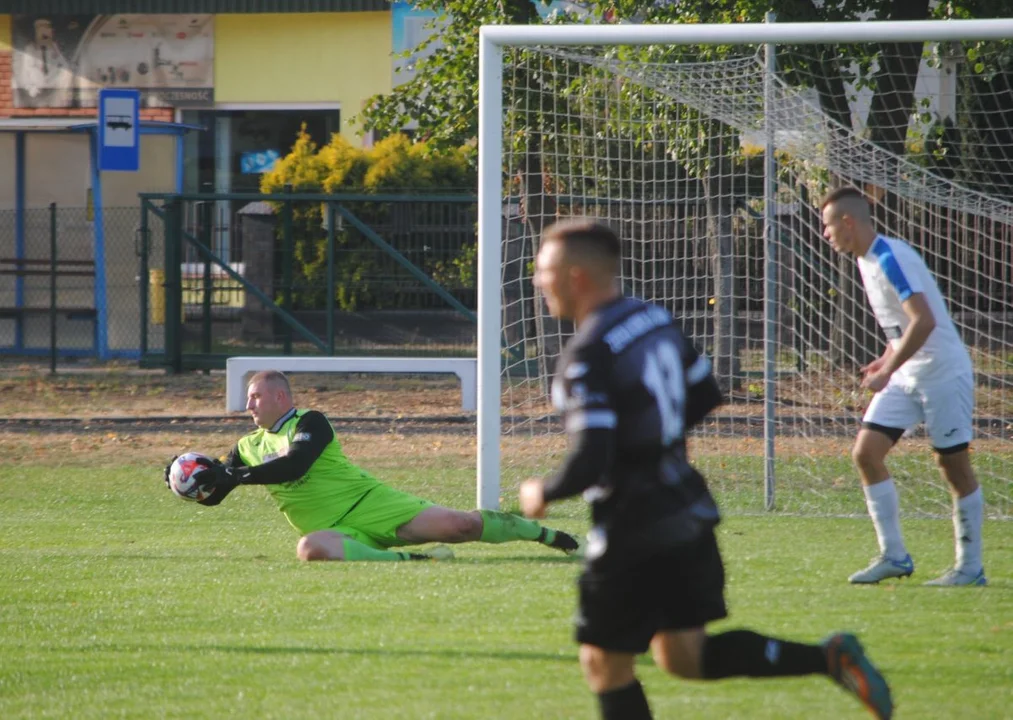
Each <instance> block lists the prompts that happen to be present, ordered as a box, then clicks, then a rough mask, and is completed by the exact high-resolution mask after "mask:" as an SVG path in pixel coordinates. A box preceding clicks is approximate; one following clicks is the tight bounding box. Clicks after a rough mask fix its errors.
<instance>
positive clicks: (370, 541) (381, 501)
mask: <svg viewBox="0 0 1013 720" xmlns="http://www.w3.org/2000/svg"><path fill="white" fill-rule="evenodd" d="M434 505H435V503H431V502H429V501H428V500H423V499H422V498H419V497H415V496H414V495H409V494H408V493H403V492H401V491H399V490H394V489H393V488H390V487H387V486H386V485H379V486H377V487H375V488H373V489H372V490H370V491H369V493H367V494H366V496H365V497H364V498H362V500H360V501H359V504H358V505H356V506H355V507H353V508H352V509H351V511H350V512H349V513H348V514H347V515H345V516H344V517H343V518H341V520H340V522H339V524H337V525H335V526H334V527H332V528H330V529H331V530H333V531H334V532H339V533H341V534H342V535H347V536H348V537H350V538H352V539H353V540H358V541H359V542H361V543H362V544H363V545H368V546H369V547H372V548H377V549H380V550H382V549H384V548H389V547H397V546H401V545H407V544H408V543H407V542H405V541H404V540H402V539H401V538H399V537H398V536H397V529H398V528H399V527H401V526H402V525H404V524H405V523H407V522H409V521H410V520H411V519H412V518H414V517H415V516H416V515H418V514H419V513H420V512H422V511H423V510H425V509H426V508H431V507H433V506H434Z"/></svg>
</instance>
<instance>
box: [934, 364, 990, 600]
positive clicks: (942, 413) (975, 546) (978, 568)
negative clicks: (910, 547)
mask: <svg viewBox="0 0 1013 720" xmlns="http://www.w3.org/2000/svg"><path fill="white" fill-rule="evenodd" d="M922 396H923V398H924V404H925V426H926V428H927V429H928V432H929V436H930V437H931V438H932V449H933V450H934V451H935V453H936V463H937V464H938V465H939V472H940V474H941V475H942V477H943V479H944V480H945V481H946V483H947V485H949V487H950V491H951V493H952V495H953V535H954V545H955V555H956V563H955V564H954V567H953V569H952V570H950V571H949V572H947V573H946V574H945V575H943V576H942V577H940V578H938V579H936V580H933V581H932V582H931V583H930V584H931V585H984V584H985V583H986V582H987V581H986V580H985V572H984V567H983V564H982V557H981V545H982V542H981V534H982V526H983V516H984V510H985V509H984V500H983V497H982V492H981V488H980V487H979V486H978V480H977V479H976V478H975V476H974V469H973V468H972V467H971V454H970V452H969V451H968V448H969V446H970V442H971V440H972V438H973V436H974V376H973V375H971V374H965V375H961V376H958V377H956V378H952V379H951V380H950V381H948V382H946V383H940V384H937V385H931V386H928V387H925V388H923V390H922Z"/></svg>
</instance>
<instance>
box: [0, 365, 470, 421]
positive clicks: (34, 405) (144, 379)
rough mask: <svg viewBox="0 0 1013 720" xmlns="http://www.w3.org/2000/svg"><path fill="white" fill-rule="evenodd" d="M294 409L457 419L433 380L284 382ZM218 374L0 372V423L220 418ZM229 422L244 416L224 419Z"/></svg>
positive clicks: (450, 387)
mask: <svg viewBox="0 0 1013 720" xmlns="http://www.w3.org/2000/svg"><path fill="white" fill-rule="evenodd" d="M292 384H293V391H294V393H295V395H296V404H297V405H299V406H300V407H313V408H317V409H319V410H322V411H323V412H326V413H327V414H329V415H334V416H336V417H364V418H369V417H381V416H382V417H388V416H391V417H397V416H445V417H452V416H460V415H461V414H462V412H463V411H462V410H461V391H460V385H459V384H458V383H457V382H456V380H455V379H453V378H443V377H438V376H418V377H415V376H409V377H404V376H400V377H398V376H380V375H335V374H333V373H330V374H328V373H321V374H316V373H300V374H298V375H294V376H293V377H292ZM227 415H230V413H227V411H226V409H225V373H224V372H220V371H212V372H211V373H207V374H205V373H202V372H189V373H182V374H179V375H169V374H166V373H165V372H163V371H161V370H138V369H136V368H132V367H128V366H116V365H112V366H103V367H100V368H99V367H80V368H60V369H59V371H58V372H57V374H55V375H51V374H49V372H48V370H47V369H46V368H43V367H40V366H38V365H31V364H8V365H0V418H112V417H137V418H146V417H195V418H206V417H220V416H227ZM232 415H234V416H235V417H237V418H241V417H244V416H245V413H234V414H232Z"/></svg>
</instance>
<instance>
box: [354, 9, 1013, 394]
mask: <svg viewBox="0 0 1013 720" xmlns="http://www.w3.org/2000/svg"><path fill="white" fill-rule="evenodd" d="M415 5H416V7H418V8H420V9H428V10H433V11H436V12H437V13H439V14H440V22H441V23H444V24H445V25H444V29H443V31H442V33H441V36H442V37H447V38H453V42H447V43H445V44H439V43H438V42H437V39H436V37H431V38H430V39H429V40H427V41H425V43H424V44H423V46H421V47H420V48H417V49H416V51H420V50H428V51H431V52H430V53H429V54H424V55H423V57H422V58H421V59H420V60H419V61H418V62H417V65H416V68H415V70H416V72H415V75H414V77H413V79H412V80H410V81H409V82H407V83H405V84H403V85H401V86H399V87H397V88H395V90H394V91H393V92H392V93H390V94H388V95H384V96H380V97H376V98H374V99H373V102H372V103H370V104H369V106H368V107H367V109H366V110H365V111H364V112H363V115H362V118H361V120H362V123H363V126H364V127H365V128H367V129H372V130H377V131H380V132H381V133H387V132H393V131H396V130H398V129H399V128H401V127H404V126H405V125H406V124H407V123H408V122H410V121H415V122H417V124H418V128H419V130H418V136H419V137H420V138H425V139H426V140H427V141H429V142H432V143H434V144H436V145H437V146H438V145H441V144H447V145H459V144H460V143H462V142H465V141H468V140H471V139H473V138H475V137H476V136H477V132H478V32H477V30H478V28H479V26H481V25H483V24H540V23H545V22H554V21H555V22H562V21H571V22H573V21H583V22H602V21H614V20H616V19H619V20H624V21H630V22H638V23H731V22H763V21H764V20H765V17H766V14H767V13H768V12H769V11H773V12H774V14H775V15H776V21H778V22H826V21H854V20H863V19H869V18H874V19H878V20H887V19H890V20H918V19H928V18H933V17H983V16H988V15H989V14H990V13H994V14H996V15H1001V14H1003V13H1004V8H1003V7H1002V3H1001V2H1000V0H953V1H952V2H944V3H932V2H930V0H849V1H848V2H846V3H844V2H839V3H832V2H815V1H814V0H802V1H799V0H764V1H762V2H761V1H760V0H713V1H712V2H656V0H587V1H586V2H584V3H582V5H583V6H584V7H585V8H586V10H587V12H588V16H587V17H586V18H584V19H583V20H581V19H579V18H575V17H565V16H559V17H556V18H555V19H554V20H553V19H545V18H543V17H542V15H541V14H540V13H539V9H540V6H543V5H544V3H541V2H540V0H500V1H499V2H491V3H490V2H484V1H483V0H417V2H416V3H415ZM754 51H755V49H743V48H729V47H719V46H708V47H704V46H692V47H690V46H686V47H669V48H656V47H654V48H647V49H641V50H632V51H628V52H633V53H635V52H640V53H654V55H651V59H654V60H662V61H667V62H671V61H674V60H696V61H707V60H721V59H724V58H727V57H729V56H732V55H741V54H742V53H743V52H746V53H749V52H754ZM925 51H926V48H925V47H924V43H889V44H882V45H879V46H874V45H868V44H866V45H861V44H856V45H851V46H841V45H807V46H799V47H792V46H788V45H779V46H778V47H777V53H778V56H777V68H778V73H779V76H780V77H781V78H782V79H783V80H784V81H785V82H787V83H788V84H790V85H794V86H797V87H808V88H811V89H812V91H813V92H814V93H815V95H816V97H818V100H819V103H820V106H821V108H822V110H823V111H824V113H825V114H826V115H827V116H828V117H829V118H831V119H832V120H833V121H834V122H835V123H836V126H837V128H838V132H840V133H842V134H848V133H851V132H854V130H855V129H854V127H853V119H852V108H853V103H854V101H855V94H856V93H858V92H863V93H865V94H867V95H869V98H868V106H869V111H868V116H867V118H866V119H865V121H864V123H863V125H864V130H863V132H864V133H865V135H866V137H867V138H868V139H869V141H871V142H872V143H874V144H875V145H877V146H879V147H880V148H882V149H884V150H886V151H888V152H889V153H891V154H892V156H894V157H903V156H904V155H905V154H907V153H908V152H909V149H910V147H911V144H910V142H909V126H910V117H911V116H912V114H913V113H914V112H916V110H917V108H916V102H915V82H916V80H917V77H918V72H919V66H920V63H921V61H922V56H923V53H925ZM519 57H520V58H521V62H516V63H514V65H513V70H512V72H514V73H515V74H520V75H522V76H523V79H522V80H517V81H515V83H514V84H515V86H517V87H524V88H531V89H532V92H531V93H529V94H528V95H519V96H518V97H520V98H522V99H521V100H518V103H520V102H523V103H524V104H525V109H526V112H529V115H528V118H529V119H530V118H531V117H532V114H530V108H534V110H535V113H534V115H535V116H537V118H538V119H537V121H536V122H534V123H531V124H529V126H528V127H526V129H525V132H524V133H522V134H520V135H518V136H517V137H514V138H512V140H511V141H512V142H513V143H514V144H515V146H516V145H521V147H514V148H513V150H514V152H515V154H516V156H517V157H518V158H519V161H518V162H517V163H516V165H517V168H518V171H517V176H516V177H515V178H511V179H509V180H511V181H513V182H516V183H517V184H518V185H517V186H518V187H519V188H520V193H519V194H520V197H521V208H522V212H523V218H524V221H525V222H526V223H527V224H528V226H529V236H530V237H531V238H534V239H535V241H537V238H538V237H539V235H540V233H541V230H542V225H543V224H544V223H545V222H547V221H548V220H551V219H552V218H553V217H555V215H556V214H557V207H556V206H555V203H556V201H557V198H556V195H555V193H553V192H546V191H545V189H546V188H558V187H559V184H558V182H557V177H558V176H562V175H564V174H565V173H562V172H558V171H559V170H560V168H547V167H545V166H544V163H545V162H546V157H547V155H549V153H546V152H545V151H544V149H545V147H546V142H558V141H559V140H558V138H559V137H560V136H563V135H565V134H566V133H567V132H568V131H570V130H571V129H572V128H570V127H568V126H567V123H568V122H570V121H569V120H568V119H567V118H568V117H571V116H574V115H579V113H570V112H560V111H559V108H558V107H556V106H554V107H546V108H544V110H545V112H541V113H540V112H538V111H539V110H541V109H542V107H541V104H542V103H545V102H546V98H548V97H553V98H555V99H556V100H558V102H561V103H562V104H563V106H564V107H576V106H577V105H579V103H581V102H583V101H584V100H583V99H582V95H583V96H584V97H586V96H587V95H588V94H589V93H586V92H585V93H582V92H581V90H580V89H579V88H577V89H573V88H562V87H560V88H557V89H556V90H557V92H555V93H553V92H551V91H550V89H549V88H547V87H546V84H547V83H550V82H553V79H552V76H550V74H548V73H544V72H542V70H543V69H544V68H540V67H538V66H537V65H536V64H531V63H528V64H525V62H524V61H523V58H524V55H523V53H521V54H520V56H519ZM560 74H561V75H565V73H560ZM505 110H506V112H508V113H509V112H510V111H511V108H509V107H507V108H505ZM678 112H680V113H682V115H680V116H679V117H673V118H672V121H671V122H670V123H668V124H663V126H661V127H655V128H653V129H647V130H646V131H644V132H647V133H653V135H652V137H651V138H650V140H651V142H653V143H654V147H655V148H657V156H658V158H659V160H658V165H657V166H656V168H655V169H654V170H653V172H657V173H661V174H665V175H666V176H673V177H675V176H678V177H689V178H692V179H694V180H695V182H697V183H698V184H699V187H700V192H701V193H703V194H705V196H706V197H707V198H708V200H707V204H708V215H709V217H711V218H712V221H711V235H712V242H713V243H715V244H716V247H715V248H714V249H713V251H712V257H714V258H715V261H714V262H715V267H714V268H713V273H712V274H713V277H714V278H715V282H716V283H717V284H718V285H719V287H717V288H716V289H715V295H716V300H717V302H716V303H715V305H714V308H713V310H714V313H715V316H716V318H717V319H718V321H719V322H718V327H719V332H718V333H717V336H718V339H717V341H716V342H718V343H721V342H732V343H734V342H736V341H735V338H737V337H741V336H742V333H739V332H737V330H736V328H735V327H734V324H733V323H734V322H735V317H734V316H735V314H734V313H733V312H732V311H731V308H730V303H731V300H732V298H731V290H730V288H725V289H722V287H723V286H722V285H721V283H722V281H723V280H722V279H724V280H728V279H729V278H730V277H731V271H730V267H728V266H727V265H726V264H725V265H723V264H722V263H723V262H724V263H727V260H722V258H727V257H728V256H729V253H727V252H726V251H727V247H726V246H727V244H728V242H729V238H730V226H729V225H728V223H722V222H721V220H720V219H721V218H730V217H731V216H732V209H731V206H730V203H731V202H733V198H736V197H738V198H748V197H751V196H755V194H756V193H755V192H754V191H755V188H752V187H748V188H747V187H730V186H728V182H729V181H728V179H729V178H737V177H742V176H744V175H747V173H741V172H738V173H737V172H731V170H732V168H731V167H730V166H729V164H730V163H732V164H733V163H744V162H750V161H749V160H748V159H744V158H742V156H741V153H739V152H738V149H739V148H738V143H739V137H738V133H732V132H729V131H728V129H727V128H725V129H722V128H721V127H720V123H717V122H716V121H713V120H705V119H704V118H701V117H699V116H696V117H693V116H692V111H687V110H685V109H681V110H679V111H678ZM687 113H689V116H687ZM617 116H622V117H623V118H626V119H625V120H617V121H613V120H611V119H610V120H608V121H607V123H609V122H611V123H613V124H616V123H620V122H622V123H625V126H624V127H622V128H619V127H613V128H612V130H614V135H615V136H616V137H623V138H627V137H629V136H630V135H631V134H636V133H638V132H641V129H639V128H636V127H634V125H635V123H636V122H637V120H636V116H637V110H636V109H635V108H634V107H633V101H632V100H631V104H630V107H629V108H624V109H623V111H622V112H621V113H618V114H617ZM630 118H632V120H630ZM595 142H599V143H601V144H602V147H601V150H600V151H599V152H594V153H590V152H588V153H580V154H573V157H595V158H610V159H612V161H614V162H622V155H621V148H620V149H619V152H616V148H615V147H611V146H607V144H608V143H609V142H610V141H609V139H608V137H606V138H603V139H598V140H596V141H595ZM937 154H938V151H937ZM955 154H956V151H955V150H954V151H951V157H952V155H955ZM555 155H556V156H557V157H563V158H565V157H566V154H565V153H556V154H555ZM555 162H567V160H565V159H564V160H556V161H555ZM673 164H675V165H677V166H678V167H667V166H670V165H673ZM554 170H555V171H557V172H555V173H554V172H553V171H554ZM814 200H815V198H814ZM887 202H890V199H889V198H888V199H887ZM817 225H818V223H817ZM726 284H727V283H726ZM844 301H845V299H844V298H843V297H842V298H841V302H844ZM543 316H544V313H535V317H537V318H541V317H543ZM554 330H555V328H551V327H549V328H539V329H538V332H537V335H538V336H539V337H541V338H553V337H557V336H558V333H556V332H554ZM550 342H551V341H550ZM737 350H738V349H737V348H732V349H731V350H730V351H729V349H728V348H714V352H715V355H716V357H717V358H718V363H719V364H718V367H717V371H718V374H719V376H722V377H723V378H726V379H728V378H731V379H733V380H734V379H735V378H737V377H738V374H739V373H738V367H737V357H738V351H737ZM552 354H554V353H552V351H551V349H550V350H549V351H548V355H549V356H550V357H551V355H552ZM725 359H728V360H725ZM721 362H730V363H731V364H730V365H729V366H727V367H721V365H720V363H721Z"/></svg>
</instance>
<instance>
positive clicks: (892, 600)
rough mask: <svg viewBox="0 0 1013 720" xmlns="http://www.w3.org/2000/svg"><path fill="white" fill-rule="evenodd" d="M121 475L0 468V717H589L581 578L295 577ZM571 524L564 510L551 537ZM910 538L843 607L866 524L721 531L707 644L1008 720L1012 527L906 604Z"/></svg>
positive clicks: (276, 544) (734, 704)
mask: <svg viewBox="0 0 1013 720" xmlns="http://www.w3.org/2000/svg"><path fill="white" fill-rule="evenodd" d="M9 439H10V438H8V440H9ZM354 442H356V441H353V444H354ZM357 442H358V443H359V445H360V446H361V447H363V448H364V447H367V446H370V445H376V446H379V447H380V448H381V449H380V450H378V451H377V452H376V453H375V456H374V457H372V458H370V462H368V463H364V464H366V465H367V466H368V467H370V468H371V469H373V470H375V471H376V472H377V474H378V475H380V476H381V477H384V478H385V479H386V480H387V481H388V482H390V483H391V484H393V485H395V486H397V487H399V488H402V489H405V490H407V491H410V492H415V493H418V494H420V495H423V496H425V497H428V498H431V499H433V500H436V501H438V502H442V503H445V504H448V505H451V506H454V507H459V508H469V507H471V506H472V505H473V502H474V480H473V470H472V468H473V461H472V460H470V459H468V458H463V457H462V456H460V455H456V454H453V453H451V454H446V453H441V452H440V451H439V447H438V446H434V447H432V448H429V449H428V450H425V451H423V449H424V448H425V447H426V446H425V444H424V443H421V441H420V444H419V446H418V448H416V449H415V451H414V452H413V453H410V454H409V453H401V452H386V453H385V452H383V450H382V446H383V444H384V438H383V437H382V436H381V437H372V438H365V439H362V440H360V441H357ZM193 446H194V449H200V447H201V444H200V443H198V442H195V443H193ZM215 449H216V450H217V449H218V448H215ZM151 454H152V455H153V456H154V455H155V453H154V452H152V453H151ZM130 455H131V457H132V458H135V457H136V455H137V453H132V454H130ZM351 455H352V457H353V459H359V458H360V457H361V453H356V452H352V453H351ZM96 457H98V458H99V459H98V461H97V462H96ZM118 462H119V461H118V460H117V453H115V452H110V453H80V454H77V455H75V454H73V453H68V454H66V455H64V456H63V457H61V458H59V460H58V461H53V460H52V459H50V460H48V461H43V462H35V461H32V459H31V458H30V457H28V456H27V455H25V456H23V457H20V458H15V459H14V460H13V461H11V459H10V456H9V455H8V461H6V462H4V463H3V464H2V465H0V488H2V493H0V628H2V631H0V717H2V718H6V719H14V718H65V717H68V716H72V717H75V718H79V719H82V720H84V719H86V718H103V719H104V718H113V717H124V718H128V717H129V718H183V717H186V718H221V717H245V718H279V719H280V718H284V719H286V720H288V719H291V718H342V720H350V719H352V718H378V719H381V718H382V719H389V718H413V719H414V718H420V719H421V718H441V719H442V718H461V719H462V720H463V719H467V720H472V719H475V718H536V717H537V718H552V719H557V718H594V717H596V716H597V706H596V703H595V701H594V698H593V697H592V696H591V694H590V693H589V692H588V691H587V689H586V688H585V686H584V683H583V680H582V678H581V674H580V670H579V668H578V665H577V660H576V647H575V645H574V644H573V643H572V641H571V618H572V614H573V608H574V600H575V592H574V579H575V577H576V575H577V573H578V571H579V564H578V563H575V562H573V561H570V560H568V559H566V558H564V557H562V556H560V555H558V554H555V553H553V552H551V551H549V550H546V549H544V548H541V547H539V546H535V545H532V544H517V543H512V544H506V545H499V546H488V545H479V544H469V545H462V546H459V547H458V548H457V553H458V559H457V560H455V561H453V562H449V563H389V564H388V563H382V564H370V563H355V564H340V563H313V564H303V563H300V562H298V561H297V560H296V559H295V554H294V550H295V543H296V540H297V539H298V536H297V534H296V533H295V531H293V530H291V529H290V528H289V527H288V525H287V523H286V522H285V520H284V518H283V517H282V516H281V514H280V513H278V512H277V510H276V509H275V507H274V505H273V503H272V502H271V501H270V500H269V499H268V498H267V496H266V493H265V491H263V489H260V488H245V489H241V490H239V491H237V493H235V494H234V495H232V496H230V498H229V499H228V500H227V501H226V502H225V503H224V504H223V505H222V506H220V507H218V508H201V507H199V506H197V505H193V504H188V503H184V502H182V501H180V500H178V499H176V498H175V497H173V496H172V495H170V494H169V492H168V491H167V490H166V489H165V488H164V487H163V485H162V482H161V477H160V475H161V465H162V464H164V462H165V459H163V458H161V456H160V455H159V456H158V457H157V458H153V460H152V462H150V463H145V464H142V463H140V462H138V461H137V460H136V459H132V460H131V464H130V465H127V466H120V465H119V464H118ZM512 490H513V489H512V488H507V489H506V490H505V502H506V504H508V505H509V504H510V502H511V500H512V497H513V496H512V495H510V494H509V493H510V492H512ZM719 500H720V498H719ZM584 518H585V510H584V508H583V506H582V505H581V504H580V503H578V502H569V503H564V504H562V505H560V506H559V507H558V508H556V509H554V514H553V517H552V519H551V523H550V524H554V525H556V526H558V527H562V528H564V529H567V530H570V531H575V532H580V531H583V529H584V528H585V525H586V523H585V520H584ZM905 529H906V532H907V540H908V544H909V546H910V548H911V550H912V553H913V554H914V556H915V562H916V565H917V572H916V574H915V578H917V579H916V580H911V581H901V582H897V583H884V584H883V585H882V586H878V587H852V586H849V585H848V584H847V583H846V577H847V575H848V574H849V573H850V572H852V571H853V570H855V569H857V568H859V567H862V566H864V563H865V562H866V561H867V560H868V558H869V557H870V556H871V555H872V554H874V550H875V548H874V544H875V541H874V538H873V534H872V528H871V526H870V523H869V522H868V520H866V519H818V518H796V517H785V516H775V517H762V516H761V517H729V518H727V519H726V520H725V522H724V523H723V524H722V525H721V526H720V532H719V536H720V540H721V544H722V547H723V549H724V553H725V558H726V563H727V566H728V578H729V586H728V599H729V603H730V607H731V611H732V619H731V620H729V621H726V622H724V623H721V624H719V625H717V626H715V628H716V629H720V628H722V627H723V628H731V627H743V626H745V627H754V628H756V629H759V630H762V631H766V632H770V633H773V634H779V635H781V636H785V637H791V638H797V639H801V640H807V641H817V640H819V639H821V638H822V637H823V636H824V635H826V634H827V633H828V632H829V631H830V630H833V629H850V630H854V631H856V632H858V633H859V634H860V636H861V637H862V639H863V641H864V643H865V644H866V647H867V648H868V649H869V652H870V654H871V656H872V657H873V659H874V660H875V661H876V662H878V663H879V664H880V665H881V666H882V668H883V669H884V671H885V672H886V674H887V676H888V678H889V680H890V682H891V684H892V685H893V687H894V691H895V696H896V700H897V705H898V710H897V717H898V718H961V719H962V720H973V719H976V718H1007V717H1013V662H1011V661H1010V658H1011V657H1013V580H1011V575H1013V523H1009V522H989V523H988V524H987V527H986V563H987V569H988V575H989V579H990V581H991V585H990V586H989V587H987V588H958V589H934V588H925V587H922V586H921V585H920V581H924V580H927V579H929V578H930V577H933V576H934V575H935V574H936V573H937V572H941V571H942V570H944V569H946V567H947V566H948V565H949V564H950V562H951V561H952V526H951V525H950V523H949V522H948V521H945V520H912V521H908V522H906V524H905ZM639 673H640V676H641V679H642V681H643V683H644V685H645V687H646V689H647V693H648V696H649V698H650V701H651V704H652V707H653V709H654V712H655V716H656V717H658V718H665V717H680V718H743V719H744V718H750V719H753V718H768V719H771V720H773V719H784V718H812V717H835V718H861V717H866V715H865V713H864V710H863V709H862V708H861V706H860V705H859V704H858V703H857V702H856V701H855V700H854V699H853V698H851V697H849V696H848V695H846V694H845V693H844V692H843V691H841V690H840V689H839V688H837V687H836V686H834V685H833V684H832V683H830V682H829V681H827V680H826V679H824V678H803V679H796V680H783V681H782V680H776V681H775V680H768V681H745V680H736V681H726V682H721V683H710V684H705V683H691V682H686V681H681V680H677V679H674V678H670V677H666V676H664V675H663V674H662V673H661V672H659V671H658V670H657V669H656V668H655V667H654V666H653V664H652V663H651V662H650V660H648V659H646V658H645V659H644V660H643V662H642V663H641V665H640V668H639Z"/></svg>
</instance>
